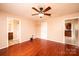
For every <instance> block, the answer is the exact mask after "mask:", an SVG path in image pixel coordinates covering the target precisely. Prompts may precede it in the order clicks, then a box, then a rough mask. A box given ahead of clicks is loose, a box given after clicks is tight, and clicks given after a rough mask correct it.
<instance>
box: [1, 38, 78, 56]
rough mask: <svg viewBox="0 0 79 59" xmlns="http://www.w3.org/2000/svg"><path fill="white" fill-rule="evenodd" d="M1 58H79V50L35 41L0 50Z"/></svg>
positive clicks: (51, 42) (50, 42)
mask: <svg viewBox="0 0 79 59" xmlns="http://www.w3.org/2000/svg"><path fill="white" fill-rule="evenodd" d="M0 55H1V56H79V48H78V47H75V46H72V45H68V44H61V43H57V42H53V41H49V40H43V39H34V40H33V41H27V42H23V43H20V44H15V45H13V46H10V47H8V48H5V49H2V50H0Z"/></svg>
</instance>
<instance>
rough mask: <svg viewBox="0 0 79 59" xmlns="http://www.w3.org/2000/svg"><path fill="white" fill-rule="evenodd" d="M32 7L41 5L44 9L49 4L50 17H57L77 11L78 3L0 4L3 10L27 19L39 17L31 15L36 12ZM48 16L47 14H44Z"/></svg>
mask: <svg viewBox="0 0 79 59" xmlns="http://www.w3.org/2000/svg"><path fill="white" fill-rule="evenodd" d="M32 6H33V7H36V8H39V7H40V6H42V7H43V8H44V9H45V8H46V7H48V6H50V7H51V8H52V9H51V10H49V11H48V13H51V14H52V16H51V17H57V16H61V15H65V14H70V13H75V12H79V4H78V3H45V4H32V3H28V4H27V3H26V4H25V3H24V4H23V3H15V4H12V3H9V4H6V3H4V4H0V10H1V11H4V12H8V13H11V14H14V15H17V16H21V17H24V18H28V19H35V20H37V19H39V16H32V14H34V13H36V11H34V10H33V9H32ZM44 17H47V18H49V17H48V16H44Z"/></svg>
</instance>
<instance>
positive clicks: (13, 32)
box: [7, 17, 21, 46]
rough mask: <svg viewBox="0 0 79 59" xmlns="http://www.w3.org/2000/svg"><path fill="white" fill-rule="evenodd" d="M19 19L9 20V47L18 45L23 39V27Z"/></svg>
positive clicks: (9, 18)
mask: <svg viewBox="0 0 79 59" xmlns="http://www.w3.org/2000/svg"><path fill="white" fill-rule="evenodd" d="M20 24H21V23H20V20H19V19H18V18H11V17H8V18H7V28H8V29H7V34H8V46H11V45H14V44H17V43H19V42H20V38H21V36H20V35H21V25H20Z"/></svg>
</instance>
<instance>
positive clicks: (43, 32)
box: [41, 22, 47, 39]
mask: <svg viewBox="0 0 79 59" xmlns="http://www.w3.org/2000/svg"><path fill="white" fill-rule="evenodd" d="M41 38H42V39H47V22H41Z"/></svg>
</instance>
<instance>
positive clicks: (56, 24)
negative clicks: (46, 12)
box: [48, 13, 79, 43]
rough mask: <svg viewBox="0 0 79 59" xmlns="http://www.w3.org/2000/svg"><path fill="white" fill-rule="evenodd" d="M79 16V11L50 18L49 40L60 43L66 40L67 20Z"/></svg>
mask: <svg viewBox="0 0 79 59" xmlns="http://www.w3.org/2000/svg"><path fill="white" fill-rule="evenodd" d="M75 17H79V13H73V14H68V15H64V16H60V17H56V18H53V17H52V18H51V19H49V20H48V40H51V41H56V42H60V43H64V42H65V38H64V29H65V26H64V23H65V20H68V19H70V18H71V19H73V18H75Z"/></svg>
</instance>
